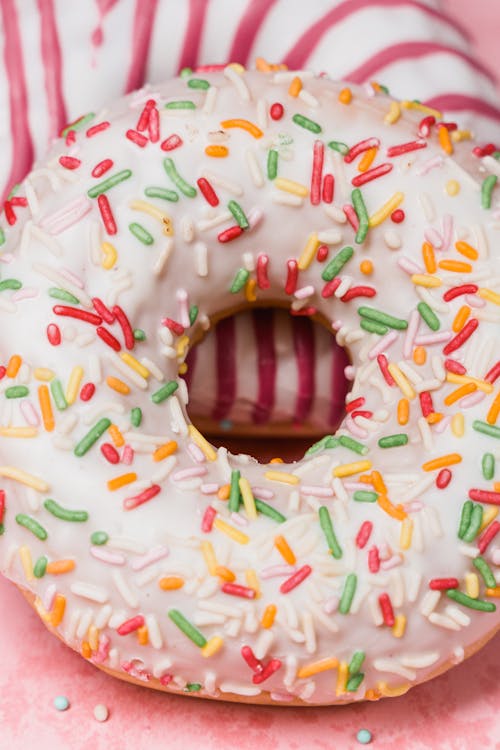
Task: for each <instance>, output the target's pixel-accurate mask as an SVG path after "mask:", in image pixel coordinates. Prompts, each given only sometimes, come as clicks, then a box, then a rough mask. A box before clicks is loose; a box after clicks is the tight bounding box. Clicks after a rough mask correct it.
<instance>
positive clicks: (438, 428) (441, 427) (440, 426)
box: [434, 414, 451, 435]
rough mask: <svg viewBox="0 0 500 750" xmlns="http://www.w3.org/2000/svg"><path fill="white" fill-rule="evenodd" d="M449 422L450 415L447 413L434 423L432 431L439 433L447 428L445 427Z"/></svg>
mask: <svg viewBox="0 0 500 750" xmlns="http://www.w3.org/2000/svg"><path fill="white" fill-rule="evenodd" d="M450 422H451V417H450V415H449V414H448V415H447V416H446V417H443V419H441V420H440V421H439V422H437V423H436V424H435V425H434V432H435V433H436V434H437V435H441V434H442V433H443V432H444V431H445V430H446V429H447V427H448V426H449V424H450Z"/></svg>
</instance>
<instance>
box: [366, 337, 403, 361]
mask: <svg viewBox="0 0 500 750" xmlns="http://www.w3.org/2000/svg"><path fill="white" fill-rule="evenodd" d="M397 337H398V334H397V333H396V331H389V332H388V333H386V334H385V336H382V338H381V339H380V341H378V342H377V343H376V344H375V346H373V347H372V348H371V349H370V351H369V352H368V358H369V359H376V358H377V357H378V355H379V354H382V352H385V350H386V349H388V348H389V347H390V346H392V344H393V343H394V342H395V341H396V339H397Z"/></svg>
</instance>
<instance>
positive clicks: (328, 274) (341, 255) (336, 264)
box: [321, 246, 354, 281]
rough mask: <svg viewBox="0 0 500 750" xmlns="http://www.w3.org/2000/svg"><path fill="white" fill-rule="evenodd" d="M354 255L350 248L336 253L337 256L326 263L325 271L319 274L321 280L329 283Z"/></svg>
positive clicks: (352, 249) (344, 248)
mask: <svg viewBox="0 0 500 750" xmlns="http://www.w3.org/2000/svg"><path fill="white" fill-rule="evenodd" d="M353 255H354V248H352V247H349V246H347V247H343V248H342V250H340V252H338V253H337V255H336V256H335V257H334V258H332V260H331V261H330V262H329V263H328V265H327V266H326V268H325V270H324V271H323V273H322V274H321V278H322V279H323V281H331V280H332V279H334V278H335V276H337V275H338V274H339V273H340V271H341V270H342V269H343V267H344V266H345V264H346V263H347V262H348V261H349V260H351V258H352V256H353Z"/></svg>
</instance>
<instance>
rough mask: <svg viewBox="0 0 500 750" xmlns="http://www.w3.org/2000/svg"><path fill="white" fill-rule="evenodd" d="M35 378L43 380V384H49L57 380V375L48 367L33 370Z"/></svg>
mask: <svg viewBox="0 0 500 750" xmlns="http://www.w3.org/2000/svg"><path fill="white" fill-rule="evenodd" d="M33 376H34V377H35V378H36V380H42V381H43V382H45V383H48V382H49V381H50V380H53V378H55V376H56V374H55V372H53V370H49V368H48V367H36V368H35V369H34V370H33Z"/></svg>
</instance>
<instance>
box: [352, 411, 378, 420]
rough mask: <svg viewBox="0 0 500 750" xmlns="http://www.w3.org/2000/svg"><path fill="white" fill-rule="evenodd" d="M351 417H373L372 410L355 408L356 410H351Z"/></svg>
mask: <svg viewBox="0 0 500 750" xmlns="http://www.w3.org/2000/svg"><path fill="white" fill-rule="evenodd" d="M351 417H352V418H353V419H356V417H364V418H365V419H371V418H372V417H373V412H372V411H368V409H356V411H353V412H351Z"/></svg>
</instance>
